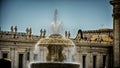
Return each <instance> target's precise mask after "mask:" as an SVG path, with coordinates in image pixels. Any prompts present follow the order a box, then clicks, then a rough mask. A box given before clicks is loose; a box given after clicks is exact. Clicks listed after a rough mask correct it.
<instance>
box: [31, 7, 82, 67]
mask: <svg viewBox="0 0 120 68" xmlns="http://www.w3.org/2000/svg"><path fill="white" fill-rule="evenodd" d="M57 16H58V12H57V9H56V10H55V13H54V21H53V22H52V23H51V29H52V34H50V35H49V36H48V37H46V38H41V39H40V40H39V41H38V42H37V44H36V45H35V50H34V58H35V59H34V60H35V61H34V62H31V63H30V68H79V66H80V64H79V63H75V55H74V54H75V53H74V52H75V45H74V43H73V42H72V40H70V39H68V38H65V37H63V36H62V35H61V34H60V33H59V31H60V27H61V22H60V21H59V20H58V17H57ZM39 49H44V51H45V52H44V51H40V50H39ZM39 56H40V57H39ZM41 57H42V58H41ZM38 58H39V59H40V60H39V59H38Z"/></svg>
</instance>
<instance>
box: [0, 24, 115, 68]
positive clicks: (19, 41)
mask: <svg viewBox="0 0 120 68" xmlns="http://www.w3.org/2000/svg"><path fill="white" fill-rule="evenodd" d="M17 30H18V29H17V27H14V28H13V26H11V31H0V58H7V59H9V60H10V61H11V66H12V68H28V65H29V63H30V62H33V61H34V60H35V58H34V48H35V44H36V43H37V41H39V40H40V39H41V38H44V37H47V36H46V35H45V34H46V30H45V29H44V30H42V29H41V30H40V36H37V35H33V34H32V29H31V28H26V32H25V33H20V32H18V31H17ZM68 35H69V34H68ZM82 36H83V37H82ZM65 37H68V38H70V36H67V35H65ZM112 37H113V30H112V29H99V30H91V31H89V30H88V31H82V30H79V31H78V33H77V35H76V37H75V38H70V39H71V40H72V41H73V42H74V43H75V45H76V51H75V62H79V63H80V68H105V67H106V68H111V66H112V59H113V55H112V54H113V53H112V47H113V41H112ZM93 38H94V39H93ZM39 50H40V52H42V53H41V55H40V57H39V58H40V59H42V60H41V61H44V60H45V57H44V56H45V50H46V49H44V48H40V49H39ZM42 56H43V57H44V58H43V57H42Z"/></svg>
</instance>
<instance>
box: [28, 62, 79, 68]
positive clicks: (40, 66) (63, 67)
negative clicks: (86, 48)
mask: <svg viewBox="0 0 120 68" xmlns="http://www.w3.org/2000/svg"><path fill="white" fill-rule="evenodd" d="M30 67H31V68H79V67H80V64H79V63H67V62H36V63H31V65H30Z"/></svg>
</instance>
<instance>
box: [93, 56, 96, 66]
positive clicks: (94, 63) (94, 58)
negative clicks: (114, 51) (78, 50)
mask: <svg viewBox="0 0 120 68" xmlns="http://www.w3.org/2000/svg"><path fill="white" fill-rule="evenodd" d="M93 68H96V56H93Z"/></svg>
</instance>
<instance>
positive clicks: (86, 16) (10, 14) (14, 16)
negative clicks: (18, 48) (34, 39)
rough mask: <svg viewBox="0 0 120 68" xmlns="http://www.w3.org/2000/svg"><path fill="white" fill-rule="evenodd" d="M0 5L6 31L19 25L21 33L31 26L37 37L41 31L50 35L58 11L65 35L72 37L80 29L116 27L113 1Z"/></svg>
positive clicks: (28, 0) (6, 1)
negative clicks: (43, 30)
mask: <svg viewBox="0 0 120 68" xmlns="http://www.w3.org/2000/svg"><path fill="white" fill-rule="evenodd" d="M0 4H1V5H0V27H1V30H2V31H10V27H11V26H17V27H18V32H25V31H26V28H27V27H28V28H30V27H31V28H32V32H33V33H32V34H34V35H40V29H41V28H42V29H46V31H47V34H49V32H50V30H49V28H50V23H51V22H52V21H53V18H54V11H55V9H56V8H57V9H58V17H59V19H60V20H61V22H62V27H63V32H64V31H65V30H67V31H70V32H71V36H72V37H75V36H76V34H77V31H78V30H79V29H82V30H97V29H99V28H111V29H112V28H113V23H112V6H111V5H110V3H109V0H3V1H1V3H0ZM63 32H62V33H63Z"/></svg>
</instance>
